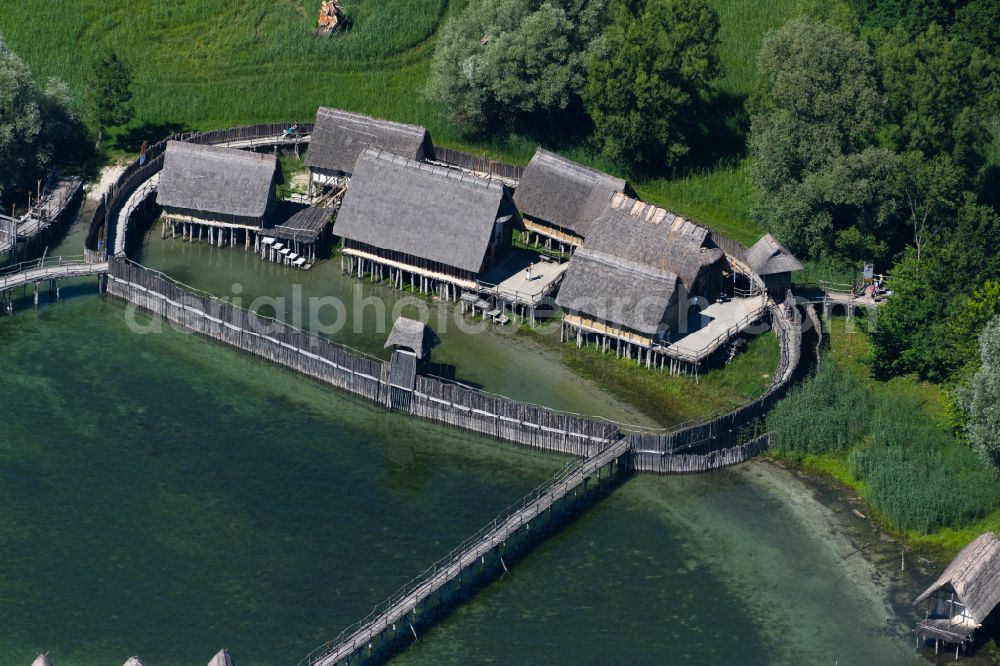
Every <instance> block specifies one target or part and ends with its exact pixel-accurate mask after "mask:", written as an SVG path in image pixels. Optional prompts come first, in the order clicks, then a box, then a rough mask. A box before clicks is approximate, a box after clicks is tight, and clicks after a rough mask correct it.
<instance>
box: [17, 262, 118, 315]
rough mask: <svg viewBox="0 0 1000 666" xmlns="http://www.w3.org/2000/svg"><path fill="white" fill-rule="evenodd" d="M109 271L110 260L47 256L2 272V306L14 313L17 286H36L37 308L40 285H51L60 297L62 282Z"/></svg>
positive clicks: (100, 274)
mask: <svg viewBox="0 0 1000 666" xmlns="http://www.w3.org/2000/svg"><path fill="white" fill-rule="evenodd" d="M107 272H108V262H107V261H88V260H87V258H86V257H48V258H45V257H43V258H41V259H38V260H36V261H26V262H22V263H20V264H15V265H14V266H10V267H8V268H6V269H4V270H3V271H0V304H2V308H0V309H2V310H3V311H6V312H8V313H10V312H13V309H14V304H13V299H12V298H11V292H12V291H13V290H15V289H17V288H18V287H25V288H26V287H27V286H28V285H34V288H35V305H38V292H39V286H40V285H41V284H43V283H48V284H49V288H50V289H51V290H52V291H53V292H55V295H56V297H57V298H58V296H59V281H60V280H67V279H70V278H79V277H87V276H92V275H96V276H102V275H104V274H106V273H107Z"/></svg>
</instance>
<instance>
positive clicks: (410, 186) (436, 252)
mask: <svg viewBox="0 0 1000 666" xmlns="http://www.w3.org/2000/svg"><path fill="white" fill-rule="evenodd" d="M516 214H517V210H516V208H515V207H514V202H513V201H512V200H511V198H510V194H509V192H508V190H507V188H506V187H505V186H504V185H503V184H502V183H500V182H499V181H495V180H489V179H482V178H477V177H476V176H473V175H470V174H466V173H463V172H461V171H457V170H454V169H448V168H446V167H437V166H433V165H431V164H426V163H422V162H415V161H413V160H408V159H406V158H403V157H399V156H397V155H392V154H390V153H386V152H380V151H377V150H372V149H366V150H365V151H364V152H363V153H362V154H361V157H359V158H358V163H357V165H356V166H355V167H354V176H353V177H352V178H351V184H350V186H349V187H348V188H347V193H346V194H345V195H344V200H343V203H342V205H341V208H340V212H339V213H338V215H337V223H336V225H335V226H334V233H335V234H337V235H338V236H340V237H342V238H344V239H346V240H353V241H356V242H359V243H365V244H367V245H371V246H373V247H377V248H381V249H384V250H391V251H394V252H402V253H406V254H409V255H413V256H416V257H420V258H422V259H426V260H429V261H436V262H439V263H442V264H445V265H448V266H454V267H456V268H459V269H462V270H467V271H472V272H478V271H479V269H480V268H481V267H482V263H483V258H484V257H485V256H486V250H487V249H488V248H489V243H490V238H491V235H492V233H493V225H494V223H495V222H496V221H497V220H498V219H501V218H506V217H513V216H516Z"/></svg>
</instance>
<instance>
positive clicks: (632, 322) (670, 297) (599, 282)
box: [556, 194, 727, 367]
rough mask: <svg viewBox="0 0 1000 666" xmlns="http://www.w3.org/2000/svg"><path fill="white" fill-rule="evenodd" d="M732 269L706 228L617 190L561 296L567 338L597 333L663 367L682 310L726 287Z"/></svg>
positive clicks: (605, 343)
mask: <svg viewBox="0 0 1000 666" xmlns="http://www.w3.org/2000/svg"><path fill="white" fill-rule="evenodd" d="M726 268H727V264H726V262H725V255H724V254H723V252H722V250H720V249H719V248H717V247H714V246H713V244H712V242H711V240H710V237H709V235H708V230H707V229H705V228H704V227H701V226H699V225H697V224H694V223H693V222H690V221H688V220H685V219H684V218H682V217H680V216H678V215H674V214H673V213H670V212H668V211H666V210H664V209H662V208H659V207H657V206H654V205H652V204H647V203H644V202H642V201H638V200H636V199H632V198H630V197H626V196H624V195H621V194H617V195H615V196H614V197H613V199H612V201H611V204H610V205H609V206H608V207H607V208H606V209H605V211H604V213H603V214H601V216H600V217H599V218H598V219H597V220H596V221H595V222H594V225H593V226H592V227H591V229H590V233H589V234H588V236H587V240H586V241H585V242H584V243H583V246H582V247H580V249H578V250H577V251H576V252H575V253H574V255H573V258H572V259H571V260H570V262H569V269H568V270H567V272H566V278H565V280H563V284H562V287H561V288H560V290H559V295H558V296H557V298H556V303H557V304H558V305H559V306H560V307H561V308H562V309H563V312H564V316H563V337H564V339H565V337H566V335H567V334H569V335H575V336H576V339H577V344H578V345H582V344H583V343H584V342H585V341H586V340H587V339H588V338H589V337H590V336H593V337H594V338H595V341H596V342H597V344H598V345H599V346H600V347H601V348H602V349H603V351H609V350H610V349H611V348H614V350H615V352H616V353H617V355H618V356H623V355H624V356H627V357H629V358H632V357H635V358H636V359H637V360H638V361H639V362H640V363H645V364H646V366H647V367H652V366H653V365H656V364H659V367H662V364H663V358H662V354H658V353H657V352H659V351H661V350H662V349H663V343H664V342H666V341H667V340H669V339H670V336H671V332H672V331H673V330H675V329H676V327H677V324H678V321H679V318H680V308H681V307H684V308H686V306H687V299H688V296H689V295H703V296H705V297H708V298H710V297H712V296H714V295H715V294H717V293H719V291H721V289H722V285H723V271H724V270H725V269H726ZM685 314H686V311H685Z"/></svg>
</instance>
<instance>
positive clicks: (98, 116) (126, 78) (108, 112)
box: [87, 51, 135, 147]
mask: <svg viewBox="0 0 1000 666" xmlns="http://www.w3.org/2000/svg"><path fill="white" fill-rule="evenodd" d="M87 93H88V97H87V102H88V107H89V111H90V115H91V119H92V120H93V122H94V125H95V126H96V127H97V146H98V147H100V145H101V141H102V140H103V139H104V131H105V130H106V129H109V128H111V127H118V126H121V125H124V124H126V123H128V122H129V121H131V120H132V118H133V117H134V116H135V111H134V109H133V108H132V72H131V70H130V69H129V67H128V65H127V64H126V63H125V62H124V61H123V60H121V59H120V58H119V57H118V55H117V54H116V53H115V52H114V51H107V52H105V53H103V54H102V55H101V56H99V57H98V58H97V60H95V61H94V63H93V66H92V68H91V72H90V80H89V81H88V87H87Z"/></svg>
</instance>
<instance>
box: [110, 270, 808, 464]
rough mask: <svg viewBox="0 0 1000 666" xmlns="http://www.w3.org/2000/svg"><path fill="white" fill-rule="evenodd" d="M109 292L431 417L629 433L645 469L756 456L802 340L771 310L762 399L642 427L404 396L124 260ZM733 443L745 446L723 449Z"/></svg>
mask: <svg viewBox="0 0 1000 666" xmlns="http://www.w3.org/2000/svg"><path fill="white" fill-rule="evenodd" d="M107 291H108V293H110V294H112V295H114V296H117V297H119V298H122V299H124V300H126V301H129V302H131V303H134V304H136V305H138V306H139V307H141V308H143V309H145V310H149V311H150V312H153V313H154V314H156V315H159V316H161V317H163V318H164V319H166V320H168V321H171V322H174V323H175V324H177V325H179V326H182V327H184V328H186V329H189V330H192V331H195V332H197V333H201V334H202V335H205V336H208V337H210V338H213V339H215V340H218V341H220V342H224V343H226V344H229V345H232V346H234V347H237V348H239V349H241V350H243V351H246V352H249V353H251V354H254V355H256V356H260V357H262V358H265V359H267V360H269V361H271V362H273V363H277V364H279V365H282V366H284V367H287V368H290V369H293V370H296V371H298V372H301V373H303V374H305V375H308V376H310V377H314V378H316V379H318V380H320V381H323V382H325V383H327V384H330V385H331V386H335V387H337V388H339V389H341V390H344V391H347V392H348V393H352V394H354V395H357V396H360V397H363V398H365V399H367V400H370V401H373V402H376V403H378V404H379V405H382V406H384V407H393V406H395V407H396V408H397V409H400V408H402V411H405V412H407V413H410V414H412V415H414V416H418V417H421V418H424V419H427V420H430V421H437V422H439V423H444V424H447V425H451V426H454V427H458V428H461V429H463V430H468V431H471V432H476V433H479V434H482V435H485V436H488V437H492V438H496V439H500V440H504V441H508V442H513V443H516V444H520V445H522V446H526V447H530V448H536V449H543V450H546V451H552V452H557V453H564V454H569V455H573V456H579V457H584V458H586V457H590V456H592V455H593V454H594V453H595V451H597V450H598V449H599V447H600V446H601V445H602V443H605V442H607V441H609V440H615V439H616V438H622V437H624V438H627V439H628V440H629V442H630V445H631V447H632V449H633V450H634V455H633V461H632V464H633V466H634V468H635V469H636V470H637V471H645V472H658V473H664V472H676V471H703V470H705V469H712V468H716V467H721V466H724V465H727V464H733V463H735V462H740V461H741V460H745V459H746V458H749V457H751V456H752V455H754V454H755V453H756V452H758V449H759V446H760V442H759V441H758V442H757V445H754V446H750V445H746V444H745V443H746V442H747V441H748V440H750V439H752V438H753V435H750V434H748V433H747V432H746V430H747V428H748V426H751V425H752V424H754V422H755V421H756V420H757V419H759V418H760V417H761V416H763V415H764V414H765V413H766V412H767V411H768V410H769V409H770V408H771V406H772V405H773V404H774V403H775V402H776V401H777V400H779V399H780V398H781V397H783V396H784V393H785V390H786V389H787V386H788V384H789V381H790V380H791V378H792V373H793V372H794V370H795V367H796V365H797V363H798V355H799V351H798V350H799V345H800V326H798V319H797V315H796V317H793V319H792V320H788V319H787V316H786V314H785V312H784V310H783V307H774V308H772V311H773V312H772V319H773V321H774V323H775V330H776V333H777V334H778V336H779V339H780V340H781V363H780V365H779V367H778V369H777V370H776V372H775V380H774V383H773V384H772V386H771V388H770V389H769V390H768V391H767V392H766V393H765V394H764V395H763V396H761V397H760V398H757V399H756V400H753V401H751V402H749V403H747V404H745V405H743V406H742V407H740V408H738V409H736V410H734V411H732V412H730V413H728V414H724V415H722V416H719V417H717V418H715V419H712V420H710V421H707V422H705V423H699V424H694V425H685V426H682V427H678V428H676V429H674V430H671V431H669V432H661V433H653V432H636V431H635V429H631V428H627V427H625V426H622V425H620V424H617V423H614V422H611V421H604V420H599V419H593V418H587V417H583V416H579V415H576V414H567V413H563V412H558V411H555V410H552V409H548V408H545V407H541V406H538V405H532V404H528V403H524V402H518V401H516V400H511V399H510V398H505V397H503V396H496V395H492V394H489V393H485V392H483V391H479V390H476V389H472V388H469V387H466V386H462V385H460V384H455V383H452V382H448V381H445V380H441V379H438V378H435V377H422V376H421V377H417V381H416V386H415V387H414V389H413V391H412V395H411V396H410V398H409V399H408V400H401V399H400V398H399V396H398V393H399V387H393V386H391V385H390V382H389V371H390V366H389V363H388V362H385V361H382V360H380V359H377V358H374V357H370V356H367V355H364V354H362V353H360V352H357V351H355V350H352V349H349V348H347V347H345V346H343V345H339V344H336V343H334V342H331V341H329V340H327V339H325V338H321V337H319V336H316V335H313V334H311V333H308V332H306V331H303V330H300V329H297V328H294V327H292V326H289V325H288V324H285V323H283V322H280V321H276V320H273V319H268V318H265V317H261V316H259V315H257V314H255V313H253V312H250V311H247V310H243V309H240V308H237V307H236V306H234V305H233V304H231V303H227V302H225V301H222V300H220V299H218V298H216V297H214V296H210V295H208V294H200V293H196V292H195V291H193V290H191V289H189V288H187V287H186V286H184V285H182V284H180V283H178V282H175V281H173V280H171V279H169V278H167V277H166V276H164V275H162V274H160V273H157V272H155V271H151V270H149V269H147V268H144V267H142V266H140V265H138V264H135V263H133V262H131V261H129V260H128V259H125V258H124V257H117V258H113V259H112V260H111V262H110V264H109V279H108V287H107ZM794 312H797V311H794ZM390 389H391V390H390ZM394 395H395V397H393V396H394ZM734 447H743V448H741V449H739V451H736V452H730V453H719V452H721V451H724V450H727V449H733V448H734ZM679 456H687V458H679ZM691 456H697V457H698V459H696V458H693V457H691ZM675 459H676V460H675Z"/></svg>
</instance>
